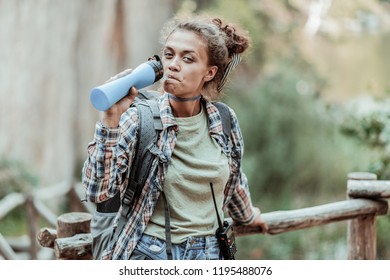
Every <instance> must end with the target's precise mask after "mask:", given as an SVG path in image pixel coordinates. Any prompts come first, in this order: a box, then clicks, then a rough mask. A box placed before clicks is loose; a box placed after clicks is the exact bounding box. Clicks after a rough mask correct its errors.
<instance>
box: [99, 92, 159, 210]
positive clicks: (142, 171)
mask: <svg viewBox="0 0 390 280" xmlns="http://www.w3.org/2000/svg"><path fill="white" fill-rule="evenodd" d="M157 100H158V93H156V92H150V91H144V90H139V94H138V97H137V99H136V101H135V102H134V103H133V105H132V106H135V107H136V108H137V111H138V117H139V125H138V141H137V147H136V151H135V156H134V160H133V164H132V168H131V172H130V175H129V180H128V186H127V188H126V191H125V195H124V199H123V202H124V203H125V204H126V205H127V208H128V206H129V205H130V204H131V202H132V201H133V199H134V198H135V197H136V196H137V195H139V194H140V192H141V190H142V187H143V185H144V183H145V181H146V178H147V176H148V174H149V169H150V167H151V163H152V159H153V155H152V153H151V152H150V151H148V149H150V148H151V147H153V145H155V144H156V143H157V139H158V135H159V134H160V132H161V131H162V122H161V119H160V108H159V104H158V101H157ZM120 205H121V200H120V193H119V192H118V193H117V194H116V195H115V196H114V197H113V198H111V199H108V200H106V201H103V202H101V203H98V204H97V205H96V206H97V211H98V212H102V213H113V212H118V210H119V208H120Z"/></svg>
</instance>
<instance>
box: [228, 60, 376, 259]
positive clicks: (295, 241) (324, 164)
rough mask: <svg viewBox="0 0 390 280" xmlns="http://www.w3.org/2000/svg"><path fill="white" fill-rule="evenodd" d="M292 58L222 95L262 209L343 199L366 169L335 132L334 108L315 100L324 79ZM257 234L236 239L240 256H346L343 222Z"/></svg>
mask: <svg viewBox="0 0 390 280" xmlns="http://www.w3.org/2000/svg"><path fill="white" fill-rule="evenodd" d="M292 60H295V61H296V60H299V58H298V57H297V56H296V55H295V56H294V57H293V58H291V59H288V58H286V59H284V60H281V62H280V63H279V64H278V67H277V68H276V69H277V71H275V72H274V73H272V74H270V75H269V76H266V77H264V78H263V80H262V81H261V82H259V84H257V85H254V86H253V87H251V88H246V87H245V85H244V83H243V84H241V85H239V86H236V87H234V88H232V89H231V90H230V92H229V93H227V100H226V102H227V103H229V105H231V106H232V107H233V108H234V109H235V111H236V114H237V116H238V118H239V121H240V126H241V129H242V133H243V135H244V139H245V153H244V166H243V168H244V171H245V172H246V174H247V176H248V180H249V183H250V187H251V194H252V199H253V201H254V204H255V205H258V206H259V207H260V208H261V209H262V211H263V212H271V211H277V210H292V209H297V208H302V207H309V206H314V205H320V204H325V203H329V202H334V201H338V200H344V199H345V192H346V180H347V174H348V173H349V172H353V171H360V170H367V161H365V159H366V158H367V156H369V155H370V154H371V153H370V151H368V150H367V149H365V148H364V147H362V146H361V145H359V144H358V143H357V142H356V141H354V140H353V139H351V138H349V137H347V136H345V135H344V134H343V133H341V132H340V129H339V126H338V124H337V123H336V122H335V120H334V114H333V111H332V110H331V108H328V107H327V106H326V104H324V103H323V102H322V101H321V100H320V99H319V98H317V94H316V92H318V91H320V90H321V86H322V82H321V79H319V78H317V77H316V76H314V75H312V74H311V73H313V72H312V71H310V67H309V65H306V66H305V68H306V69H307V70H308V71H307V72H305V71H304V70H300V69H299V68H297V65H300V63H296V62H294V63H293V62H292ZM301 65H304V62H301ZM235 84H236V85H237V84H238V82H237V83H235ZM302 84H306V85H307V86H305V88H306V90H302V87H301V85H302ZM308 235H310V236H311V238H310V240H308V238H307V236H308ZM256 238H257V239H256ZM258 238H259V237H258V236H256V237H243V238H241V239H240V245H241V246H242V247H243V250H244V251H245V253H244V252H243V253H242V255H241V257H242V258H252V257H253V256H258V255H260V256H261V258H265V259H332V258H345V256H342V253H340V252H341V251H342V250H344V252H346V249H345V238H346V227H345V225H340V224H336V225H330V226H327V230H324V228H323V227H317V228H314V229H307V230H304V233H303V231H298V232H291V233H285V234H282V235H280V236H279V235H278V236H267V237H264V238H262V239H261V241H259V239H258ZM343 246H344V247H343ZM249 248H250V249H249Z"/></svg>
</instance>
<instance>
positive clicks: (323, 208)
mask: <svg viewBox="0 0 390 280" xmlns="http://www.w3.org/2000/svg"><path fill="white" fill-rule="evenodd" d="M75 188H79V189H80V186H76V187H75V186H72V187H71V188H69V189H68V192H72V193H73V196H75V194H76V191H75ZM68 192H67V193H66V194H67V195H69V193H68ZM389 197H390V181H383V180H376V175H375V174H371V173H364V172H363V173H361V172H359V173H350V174H348V181H347V199H346V200H343V201H338V202H333V203H328V204H324V205H319V206H314V207H308V208H302V209H296V210H286V211H275V212H270V213H263V214H262V215H263V218H264V219H265V220H266V222H267V223H268V226H269V234H271V235H275V234H281V233H284V232H289V231H294V230H301V229H305V228H311V227H315V226H320V225H325V224H329V223H334V222H339V221H348V230H347V250H348V254H347V256H348V259H370V260H371V259H376V219H377V216H380V215H386V214H387V212H388V203H387V199H388V198H389ZM76 200H77V199H76ZM33 201H35V202H37V199H33ZM78 201H79V199H78ZM35 204H37V203H35ZM35 204H34V205H35ZM40 204H41V203H38V205H40ZM1 205H2V204H1V202H0V218H1V217H2V216H1ZM82 205H84V204H82ZM85 206H88V204H85V205H84V207H85ZM78 207H80V205H79V206H78ZM35 208H36V206H35ZM75 208H76V207H75ZM42 210H44V209H41V210H40V211H39V212H40V213H41V212H42ZM44 212H45V211H44ZM92 212H93V209H92V208H91V207H89V208H88V209H87V208H86V211H84V212H76V211H75V212H73V213H66V214H64V215H61V216H59V217H58V218H57V219H56V226H55V227H56V229H50V228H43V229H41V230H40V231H39V233H37V237H38V241H39V244H40V245H41V246H43V247H49V248H52V249H54V252H55V258H57V259H90V258H92V257H91V256H92V254H91V242H92V238H91V236H90V233H89V221H90V219H91V217H92V214H91V213H92ZM86 213H89V214H88V215H86ZM50 220H51V221H52V224H53V222H54V216H53V214H51V215H50ZM59 223H62V225H60V224H59ZM80 225H81V226H80ZM77 227H78V228H79V229H81V230H77V229H75V228H77ZM63 228H67V233H65V234H64V233H62V232H63ZM70 228H72V229H70ZM234 228H235V232H236V235H237V236H243V235H248V234H260V233H261V231H260V228H256V227H248V226H241V225H234ZM32 232H33V231H31V233H30V236H31V238H33V237H34V234H32ZM60 232H61V233H60ZM4 251H5V250H4V247H2V246H1V236H0V254H3V255H4Z"/></svg>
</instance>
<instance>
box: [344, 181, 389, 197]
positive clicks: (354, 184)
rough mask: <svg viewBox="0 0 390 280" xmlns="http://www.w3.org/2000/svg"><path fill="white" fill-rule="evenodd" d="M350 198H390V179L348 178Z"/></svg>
mask: <svg viewBox="0 0 390 280" xmlns="http://www.w3.org/2000/svg"><path fill="white" fill-rule="evenodd" d="M347 195H348V197H350V198H374V199H377V198H390V181H382V180H381V181H369V180H361V181H360V180H359V181H358V180H348V183H347Z"/></svg>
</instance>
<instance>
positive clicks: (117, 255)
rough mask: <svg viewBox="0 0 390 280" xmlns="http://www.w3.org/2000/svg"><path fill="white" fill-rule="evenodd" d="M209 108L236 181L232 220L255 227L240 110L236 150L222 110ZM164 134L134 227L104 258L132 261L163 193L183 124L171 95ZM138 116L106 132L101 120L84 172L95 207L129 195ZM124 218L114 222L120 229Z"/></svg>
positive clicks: (227, 199) (229, 201)
mask: <svg viewBox="0 0 390 280" xmlns="http://www.w3.org/2000/svg"><path fill="white" fill-rule="evenodd" d="M202 102H204V103H205V106H206V111H207V115H208V119H209V130H210V136H211V137H213V138H214V139H215V140H216V142H217V143H218V144H219V145H220V146H221V148H222V151H223V152H224V153H225V154H226V155H227V156H228V158H229V165H230V177H229V180H228V182H227V184H226V187H225V190H224V207H227V210H228V213H229V216H230V217H231V218H232V219H233V220H235V221H237V222H239V223H241V224H249V223H251V222H252V221H253V219H254V212H253V211H252V202H251V198H250V192H249V187H248V182H247V179H246V176H245V174H244V173H243V172H242V168H241V167H242V166H241V160H242V155H243V148H244V144H243V139H242V134H241V131H240V127H239V123H238V120H237V117H236V115H235V113H234V111H233V110H232V109H231V108H230V113H231V115H232V118H231V119H232V123H231V130H232V132H231V139H230V142H231V145H229V140H228V139H226V136H225V135H224V133H223V130H222V122H221V118H220V115H219V112H218V109H217V108H216V107H215V106H214V105H213V104H212V103H210V102H206V101H204V100H202ZM159 103H160V115H161V120H162V123H163V131H162V132H161V137H160V140H159V143H158V147H159V149H160V150H161V152H162V153H161V156H160V158H156V159H155V160H153V163H152V168H151V172H150V174H149V176H148V178H147V180H146V183H145V186H144V188H143V190H142V193H141V195H140V197H139V199H138V201H137V203H134V205H133V206H132V208H131V211H130V217H129V220H128V223H127V224H126V225H125V227H124V229H123V231H122V233H121V234H120V235H119V237H118V240H117V242H116V244H115V245H114V248H106V250H105V252H104V253H103V257H102V258H103V259H129V257H130V255H131V253H132V252H133V250H134V248H135V246H136V244H137V242H138V240H139V239H140V238H141V236H142V233H143V232H144V230H145V228H146V226H147V224H148V222H149V219H150V217H151V215H152V214H153V210H154V208H155V206H156V204H157V200H158V198H159V195H160V193H161V191H162V186H163V182H164V178H165V175H166V172H167V168H168V165H169V161H170V159H171V156H172V151H173V149H174V147H175V143H176V133H177V129H178V127H177V123H176V121H175V118H174V116H173V113H172V108H171V107H170V104H169V99H168V96H167V94H164V95H162V97H161V98H160V100H159ZM137 128H138V114H137V111H136V108H134V107H131V108H129V109H128V110H127V111H126V112H125V113H124V114H123V115H122V117H121V120H120V124H119V127H118V128H106V127H104V125H103V124H102V123H101V122H100V121H99V122H97V124H96V130H95V137H94V139H93V141H92V142H91V143H89V145H88V157H87V159H86V161H85V163H84V167H83V172H82V174H83V175H82V184H83V187H84V188H85V191H86V197H87V199H88V200H89V201H92V202H102V201H104V200H106V199H108V198H111V197H113V196H114V195H115V194H116V193H117V192H118V191H120V192H121V195H123V194H124V191H125V188H126V186H127V183H128V177H129V173H130V168H129V167H131V164H132V160H133V158H134V151H135V147H136V142H137ZM119 215H120V214H119V213H118V215H117V217H116V220H115V222H114V227H116V225H117V222H118V217H119Z"/></svg>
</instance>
